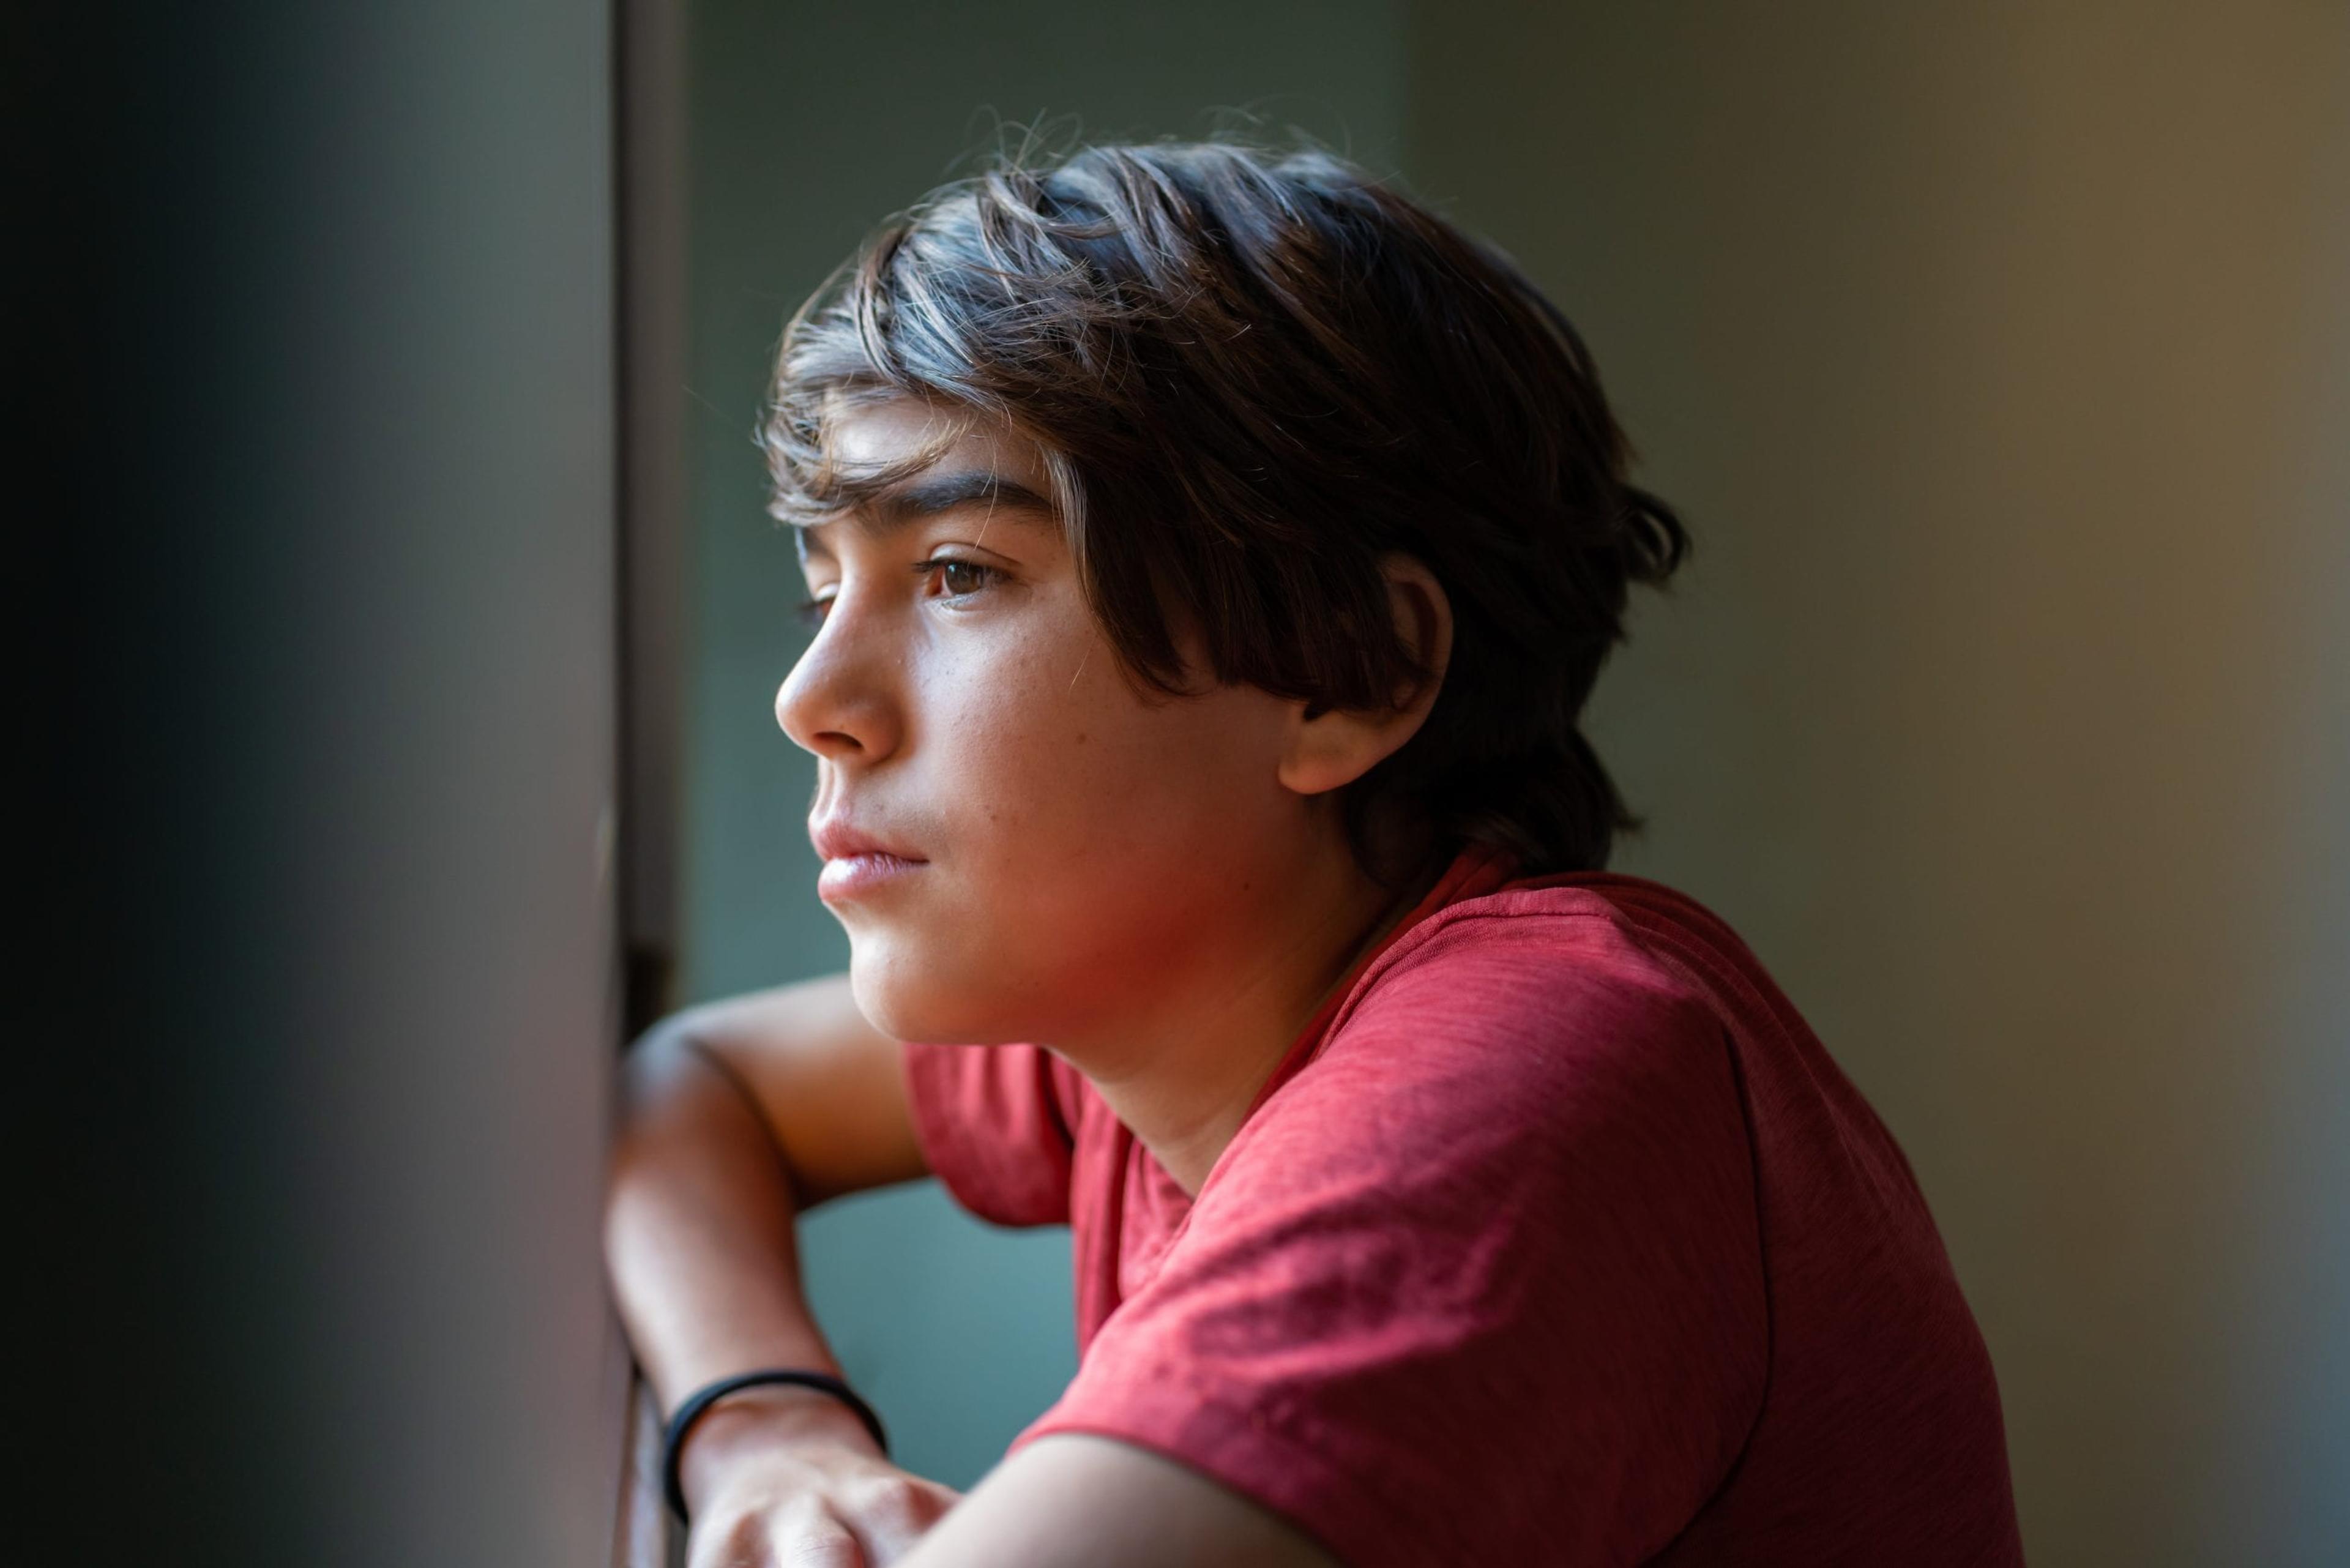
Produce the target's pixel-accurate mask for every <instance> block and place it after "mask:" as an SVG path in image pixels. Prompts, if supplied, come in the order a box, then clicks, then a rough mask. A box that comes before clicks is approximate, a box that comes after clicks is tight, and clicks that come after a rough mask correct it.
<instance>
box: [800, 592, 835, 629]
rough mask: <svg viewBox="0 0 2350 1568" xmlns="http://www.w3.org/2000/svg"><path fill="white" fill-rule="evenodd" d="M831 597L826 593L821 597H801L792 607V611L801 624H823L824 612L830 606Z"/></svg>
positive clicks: (814, 626) (811, 626)
mask: <svg viewBox="0 0 2350 1568" xmlns="http://www.w3.org/2000/svg"><path fill="white" fill-rule="evenodd" d="M833 597H834V596H832V595H831V594H827V595H825V596H824V597H822V598H814V599H802V600H801V601H800V602H799V603H798V604H796V605H795V606H794V607H792V613H793V614H795V615H796V616H797V617H799V619H800V624H801V625H803V626H806V627H809V628H816V627H820V626H822V625H823V624H824V618H825V613H826V612H827V611H828V610H830V609H831V608H832V601H833Z"/></svg>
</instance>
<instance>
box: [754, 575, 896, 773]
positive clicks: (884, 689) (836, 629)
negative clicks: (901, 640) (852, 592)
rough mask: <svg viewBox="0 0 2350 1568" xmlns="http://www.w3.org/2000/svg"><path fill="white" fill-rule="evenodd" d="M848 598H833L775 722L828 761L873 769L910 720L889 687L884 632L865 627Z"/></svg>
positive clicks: (780, 697)
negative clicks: (881, 635) (882, 645)
mask: <svg viewBox="0 0 2350 1568" xmlns="http://www.w3.org/2000/svg"><path fill="white" fill-rule="evenodd" d="M848 597H849V596H848V595H847V594H843V595H841V596H840V597H839V598H837V599H836V600H835V601H834V603H833V607H832V609H831V611H830V613H828V614H827V616H826V617H825V620H824V624H823V626H821V627H820V628H817V631H816V640H814V641H813V642H811V643H809V644H808V646H807V650H806V652H804V653H802V654H801V655H800V658H799V662H798V663H796V664H795V665H793V666H792V672H791V673H790V674H789V675H786V676H785V677H784V683H783V685H782V686H781V687H780V688H778V689H777V691H776V692H775V722H776V723H777V724H779V725H781V726H783V731H784V733H785V734H786V735H789V736H790V737H791V738H792V741H793V743H794V744H795V745H797V746H799V747H801V748H802V749H803V750H805V751H810V752H814V753H816V755H817V756H819V757H822V758H824V759H825V760H826V761H827V762H832V763H863V764H867V765H870V764H872V763H879V762H881V761H883V760H884V759H886V758H887V757H889V754H890V753H893V752H895V751H896V750H897V749H898V744H899V740H900V739H901V738H902V736H903V733H904V721H903V719H902V717H901V716H900V709H899V703H898V700H897V696H896V693H895V692H894V691H893V690H892V688H891V685H890V680H889V671H890V670H891V669H892V668H893V662H892V661H891V660H890V659H888V658H886V657H885V656H884V654H885V650H884V649H881V648H880V647H879V640H878V639H877V637H876V635H875V634H876V633H877V632H878V631H879V629H880V628H879V627H877V626H873V625H866V624H860V622H859V620H858V618H856V612H855V610H854V608H853V607H852V606H851V605H850V604H849V603H848V602H847V601H848ZM867 619H868V620H869V618H867Z"/></svg>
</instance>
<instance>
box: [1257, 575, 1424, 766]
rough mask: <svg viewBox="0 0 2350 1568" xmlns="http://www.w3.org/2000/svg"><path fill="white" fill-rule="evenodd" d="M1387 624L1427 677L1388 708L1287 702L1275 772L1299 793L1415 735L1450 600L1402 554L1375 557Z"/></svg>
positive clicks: (1372, 761) (1381, 756)
mask: <svg viewBox="0 0 2350 1568" xmlns="http://www.w3.org/2000/svg"><path fill="white" fill-rule="evenodd" d="M1379 570H1380V572H1381V573H1382V574H1383V575H1384V576H1386V577H1387V580H1388V609H1389V611H1390V612H1391V613H1392V614H1393V615H1394V616H1395V627H1396V631H1397V634H1398V635H1399V636H1400V637H1401V638H1402V639H1404V642H1405V644H1406V645H1407V646H1409V648H1410V649H1411V650H1412V653H1413V655H1414V657H1416V658H1417V659H1419V663H1420V666H1421V667H1422V668H1423V669H1425V670H1427V671H1428V672H1429V673H1428V678H1427V679H1426V680H1421V681H1419V682H1417V683H1416V684H1415V685H1413V686H1411V687H1410V688H1409V689H1407V690H1405V691H1399V692H1397V693H1396V699H1395V701H1394V703H1393V705H1391V706H1388V707H1385V708H1367V709H1345V708H1334V709H1313V708H1309V707H1307V705H1306V704H1305V703H1304V702H1295V703H1293V704H1291V706H1290V715H1289V734H1288V742H1287V744H1286V745H1285V746H1284V748H1283V753H1282V759H1281V767H1280V777H1281V782H1282V784H1284V785H1285V786H1287V787H1288V788H1290V789H1293V790H1295V791H1296V792H1297V793H1298V794H1325V793H1326V792H1328V791H1330V790H1334V789H1339V788H1342V787H1343V786H1345V785H1347V784H1352V783H1354V782H1355V781H1356V780H1357V779H1358V778H1361V777H1362V776H1363V775H1364V774H1367V773H1369V772H1370V771H1371V769H1373V768H1374V767H1377V766H1378V764H1379V763H1381V762H1383V761H1385V760H1386V759H1387V758H1388V757H1390V756H1392V755H1394V754H1395V753H1397V752H1398V751H1399V750H1400V749H1402V746H1403V743H1404V742H1406V741H1409V740H1410V739H1411V738H1412V736H1414V735H1416V734H1418V733H1419V727H1420V725H1421V724H1423V723H1425V722H1427V720H1428V711H1429V710H1430V708H1432V707H1434V706H1435V705H1436V693H1437V691H1438V690H1439V689H1440V688H1441V687H1442V686H1443V684H1444V669H1445V665H1446V663H1447V662H1448V661H1449V660H1450V659H1451V657H1452V601H1451V599H1449V598H1447V597H1445V594H1444V587H1443V585H1442V584H1440V583H1439V582H1438V581H1437V580H1436V575H1435V574H1434V573H1433V572H1430V570H1429V569H1428V568H1427V567H1426V566H1421V565H1420V564H1419V562H1418V561H1416V560H1414V559H1413V558H1412V557H1411V556H1405V555H1399V554H1389V555H1387V556H1382V557H1380V560H1379Z"/></svg>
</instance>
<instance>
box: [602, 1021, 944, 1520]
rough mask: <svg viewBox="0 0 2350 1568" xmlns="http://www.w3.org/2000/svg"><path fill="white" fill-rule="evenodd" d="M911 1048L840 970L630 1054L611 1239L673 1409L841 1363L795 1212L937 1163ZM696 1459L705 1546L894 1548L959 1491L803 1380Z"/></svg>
mask: <svg viewBox="0 0 2350 1568" xmlns="http://www.w3.org/2000/svg"><path fill="white" fill-rule="evenodd" d="M898 1058H899V1046H898V1044H897V1043H896V1042H894V1041H892V1040H890V1039H889V1038H888V1037H887V1036H885V1035H883V1034H881V1033H879V1032H878V1031H877V1030H875V1029H874V1028H873V1027H872V1026H871V1025H870V1024H868V1023H866V1022H865V1019H864V1017H863V1015H862V1014H860V1013H859V1012H858V1011H857V1007H856V1003H855V1002H854V1001H853V1000H852V999H851V997H850V995H849V991H848V983H847V977H846V976H833V977H830V978H827V979H824V980H818V981H808V982H806V983H805V984H801V985H795V986H786V987H783V988H780V989H778V990H775V991H768V992H758V993H756V994H754V995H752V996H746V997H741V998H737V999H734V1000H732V1001H728V1002H717V1003H712V1004H711V1005H709V1006H706V1007H702V1008H697V1009H694V1010H692V1011H691V1012H684V1013H681V1014H679V1015H678V1016H677V1017H675V1018H672V1019H671V1020H669V1021H668V1022H667V1023H663V1024H662V1025H660V1027H659V1028H657V1029H655V1030H654V1031H653V1032H652V1033H650V1034H649V1035H648V1036H647V1038H646V1039H645V1040H644V1041H643V1042H642V1043H640V1044H639V1045H638V1047H637V1048H636V1050H635V1051H633V1052H632V1053H631V1054H630V1056H629V1064H628V1070H627V1075H626V1079H625V1088H624V1096H623V1110H622V1117H621V1123H620V1127H619V1134H618V1137H617V1138H616V1141H615V1146H614V1150H613V1157H612V1168H611V1183H610V1189H609V1194H608V1202H607V1206H606V1214H605V1252H606V1258H607V1262H608V1267H609V1270H610V1273H611V1279H612V1287H613V1293H614V1296H615V1298H616V1300H617V1302H618V1303H619V1310H620V1314H621V1318H622V1321H623V1322H624V1323H625V1324H627V1326H628V1330H629V1342H630V1344H631V1345H633V1346H634V1347H635V1349H636V1353H637V1358H638V1361H639V1365H640V1366H642V1367H643V1368H644V1371H645V1374H646V1376H648V1377H649V1378H650V1380H651V1382H652V1384H653V1386H654V1388H655V1389H656V1390H657V1391H658V1392H659V1394H660V1398H661V1404H662V1407H663V1409H664V1410H667V1409H672V1408H674V1407H676V1405H677V1404H678V1402H679V1401H680V1400H681V1399H683V1398H684V1397H686V1396H687V1395H688V1394H690V1393H691V1392H692V1391H693V1390H694V1389H696V1388H698V1387H701V1386H702V1385H704V1384H706V1383H708V1382H710V1381H712V1379H715V1378H718V1377H723V1376H727V1375H728V1374H730V1373H735V1372H741V1371H745V1370H748V1369H750V1368H754V1367H766V1366H798V1367H812V1368H816V1369H819V1370H826V1371H833V1372H837V1371H838V1370H839V1368H838V1366H837V1362H836V1361H835V1360H834V1358H833V1355H832V1352H831V1349H830V1347H829V1346H828V1345H826V1344H825V1341H824V1337H823V1335H822V1334H820V1333H819V1332H818V1331H817V1329H816V1324H815V1321H814V1319H813V1318H812V1316H811V1315H810V1314H809V1312H808V1308H807V1302H806V1296H805V1295H804V1294H803V1293H802V1291H801V1288H800V1282H799V1269H798V1262H797V1250H796V1247H795V1243H794V1236H793V1231H794V1224H795V1219H796V1216H797V1214H798V1213H799V1211H800V1210H804V1209H807V1208H811V1207H814V1206H815V1205H816V1204H817V1203H821V1202H823V1201H824V1200H826V1199H830V1198H835V1197H838V1196H840V1195H841V1194H844V1193H847V1192H854V1191H858V1190H860V1189H865V1188H868V1187H877V1186H881V1185H884V1184H887V1183H889V1182H895V1181H905V1180H910V1179H913V1178H916V1177H919V1176H921V1175H923V1174H924V1171H925V1168H924V1164H923V1160H922V1156H921V1149H920V1144H919V1143H918V1142H917V1140H916V1138H915V1135H914V1129H913V1123H912V1117H911V1114H910V1111H909V1109H908V1106H907V1104H906V1096H905V1087H904V1083H903V1080H902V1078H901V1076H900V1070H899V1060H898ZM683 1461H684V1462H683V1464H682V1465H681V1474H682V1478H683V1480H684V1483H685V1490H686V1496H687V1499H688V1501H689V1502H690V1503H691V1506H692V1508H693V1513H694V1524H695V1529H694V1536H693V1542H694V1558H695V1560H696V1561H697V1562H699V1561H702V1560H705V1558H707V1559H709V1560H717V1559H718V1558H720V1557H722V1556H731V1555H732V1554H733V1553H735V1552H741V1551H743V1549H744V1547H745V1546H747V1545H749V1544H750V1543H751V1542H752V1540H753V1538H754V1537H756V1538H758V1539H759V1540H761V1541H762V1542H765V1541H773V1540H780V1539H783V1538H785V1534H786V1533H788V1534H789V1538H790V1539H791V1540H792V1541H793V1542H795V1549H797V1548H796V1542H799V1541H801V1540H803V1539H822V1538H827V1537H828V1536H830V1535H833V1534H841V1535H846V1536H851V1537H854V1538H855V1539H856V1542H857V1544H858V1548H859V1549H860V1550H861V1551H862V1552H864V1553H865V1558H864V1559H860V1557H859V1556H856V1555H843V1556H841V1557H839V1558H838V1561H840V1562H842V1563H858V1562H859V1561H860V1560H870V1561H877V1562H886V1561H889V1560H891V1559H892V1558H894V1557H895V1556H896V1555H897V1553H898V1552H900V1551H902V1550H904V1548H905V1547H906V1546H908V1545H910V1543H911V1542H912V1540H913V1538H914V1537H915V1535H917V1534H919V1533H920V1530H921V1529H922V1528H924V1527H926V1526H927V1525H928V1524H929V1522H930V1521H931V1520H932V1519H935V1518H936V1517H937V1515H938V1514H939V1513H940V1512H941V1511H943V1510H944V1508H945V1507H946V1505H947V1503H948V1502H950V1501H951V1500H952V1495H953V1494H952V1493H951V1492H948V1491H946V1490H945V1489H944V1488H939V1487H933V1486H931V1485H930V1483H928V1482H922V1481H920V1480H916V1479H915V1478H912V1477H909V1476H906V1475H905V1474H904V1473H903V1472H901V1471H899V1470H896V1469H894V1468H892V1467H890V1466H889V1465H888V1464H887V1462H886V1461H884V1460H882V1459H881V1458H880V1457H879V1452H878V1450H877V1449H875V1448H874V1446H873V1444H872V1441H871V1439H870V1438H868V1436H867V1435H866V1433H865V1430H864V1428H862V1427H861V1426H860V1425H858V1422H857V1419H856V1417H854V1416H852V1415H851V1414H850V1413H849V1412H848V1411H847V1409H846V1408H845V1407H842V1406H840V1405H839V1404H838V1403H837V1402H836V1401H834V1400H832V1399H830V1398H828V1397H826V1396H824V1395H822V1394H818V1393H814V1392H811V1391H808V1390H803V1389H793V1388H773V1389H758V1390H752V1391H746V1392H744V1393H743V1394H741V1395H737V1396H734V1397H731V1398H729V1399H727V1400H724V1401H723V1402H722V1403H721V1404H720V1405H718V1406H717V1407H714V1408H713V1409H712V1411H711V1412H710V1413H709V1414H708V1415H707V1416H706V1417H703V1418H702V1421H701V1422H700V1423H698V1424H697V1425H696V1427H695V1428H694V1431H693V1436H692V1438H691V1440H690V1441H689V1442H688V1443H687V1445H686V1448H685V1451H684V1455H683ZM745 1532H748V1533H745ZM844 1549H845V1548H844ZM743 1560H744V1561H757V1560H758V1558H757V1557H756V1556H755V1555H751V1556H746V1557H744V1558H743ZM807 1560H810V1561H818V1562H821V1561H824V1560H825V1559H824V1558H822V1557H821V1556H818V1557H814V1558H810V1559H807Z"/></svg>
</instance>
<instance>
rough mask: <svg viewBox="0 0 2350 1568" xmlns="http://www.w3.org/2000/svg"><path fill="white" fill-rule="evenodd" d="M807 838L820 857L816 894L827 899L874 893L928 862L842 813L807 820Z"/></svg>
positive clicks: (855, 896) (827, 900) (829, 900)
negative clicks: (841, 814)
mask: <svg viewBox="0 0 2350 1568" xmlns="http://www.w3.org/2000/svg"><path fill="white" fill-rule="evenodd" d="M808 838H809V840H810V842H812V843H814V844H815V846H816V853H817V854H818V855H821V856H823V857H824V872H823V874H822V875H821V876H819V877H817V878H816V897H818V898H822V899H824V900H825V901H826V902H827V903H830V902H832V901H834V900H836V899H841V898H858V897H860V896H862V895H865V894H868V893H874V892H878V891H879V890H881V889H882V888H888V887H889V886H890V885H892V884H893V883H896V882H899V881H901V880H903V879H904V878H905V877H908V876H910V875H911V874H912V873H913V872H915V871H918V870H920V868H921V867H924V866H927V865H929V864H930V862H929V861H927V860H925V859H924V858H923V857H920V855H917V854H915V853H914V852H913V851H912V850H911V849H910V848H908V847H907V846H904V845H901V844H898V843H895V842H893V841H892V840H890V839H888V838H884V837H881V836H879V835H877V834H874V833H872V832H870V831H868V830H867V829H864V828H860V827H857V826H853V825H852V824H850V823H849V822H848V821H847V820H846V819H845V818H842V817H837V816H836V817H828V818H827V819H826V820H825V821H823V822H818V823H811V824H810V825H809V826H808Z"/></svg>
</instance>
